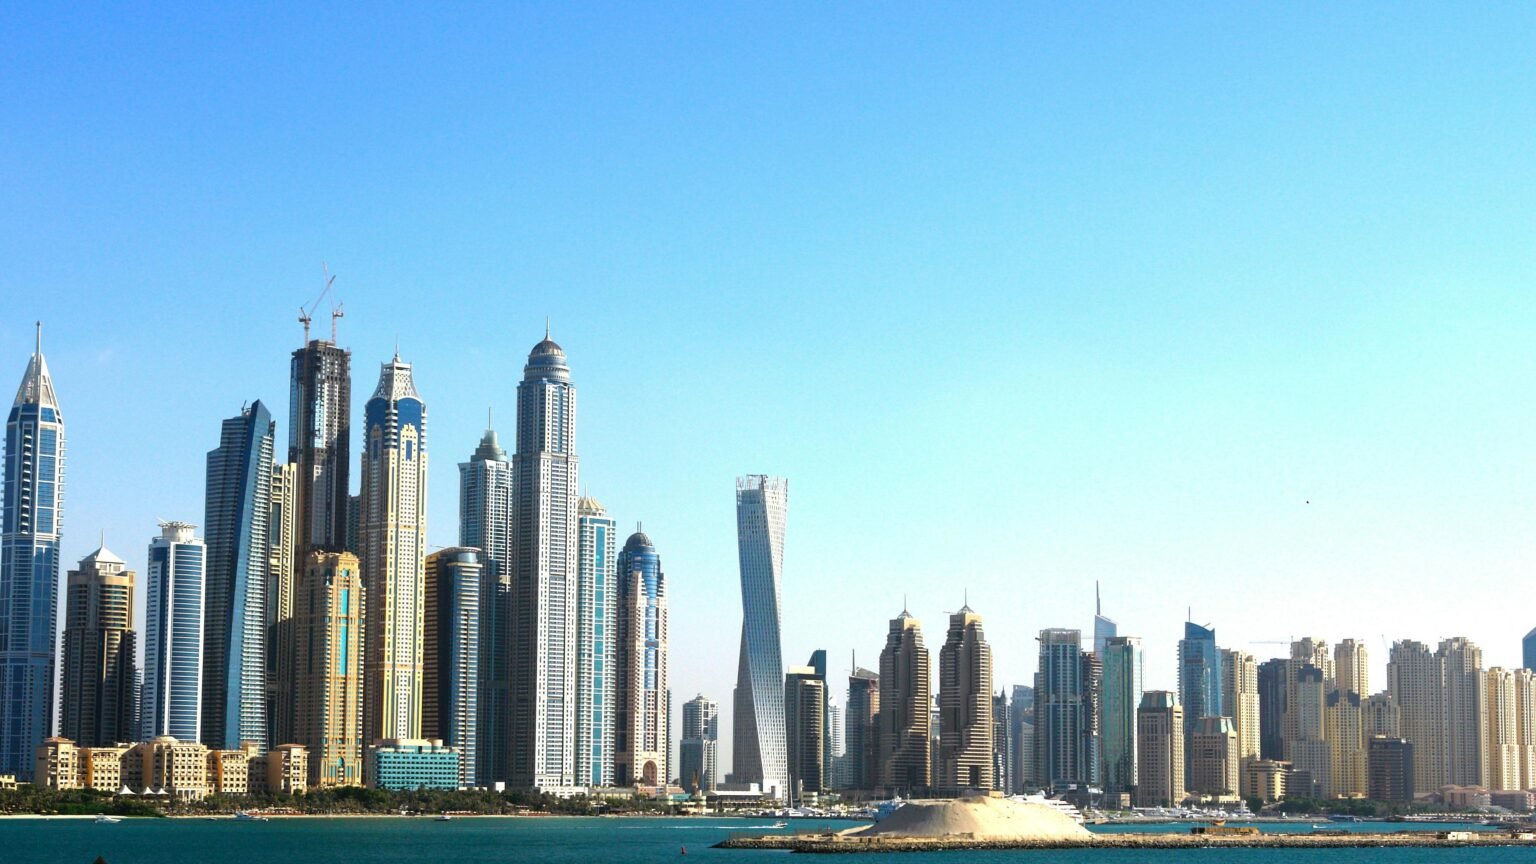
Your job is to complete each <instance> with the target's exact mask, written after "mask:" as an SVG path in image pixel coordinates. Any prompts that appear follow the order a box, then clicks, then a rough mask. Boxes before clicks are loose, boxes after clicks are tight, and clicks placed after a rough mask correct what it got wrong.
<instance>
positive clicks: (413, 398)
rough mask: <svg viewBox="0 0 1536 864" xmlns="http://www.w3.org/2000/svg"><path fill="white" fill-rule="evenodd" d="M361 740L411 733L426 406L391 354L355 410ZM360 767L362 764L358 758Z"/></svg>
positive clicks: (417, 721) (415, 703) (417, 710)
mask: <svg viewBox="0 0 1536 864" xmlns="http://www.w3.org/2000/svg"><path fill="white" fill-rule="evenodd" d="M358 506H359V509H360V512H361V520H362V549H363V554H362V556H361V558H362V566H363V598H364V612H363V640H364V642H363V746H364V747H370V746H373V743H374V742H375V741H378V740H381V739H419V738H421V710H422V704H421V687H422V650H423V640H422V637H423V626H424V621H423V617H424V614H425V606H424V603H423V600H424V599H425V596H424V595H425V593H426V587H425V582H426V569H425V553H426V545H427V408H426V405H425V404H423V403H422V401H421V396H420V395H419V394H418V393H417V392H416V385H415V383H414V382H413V381H412V380H411V365H410V364H409V363H402V362H400V356H399V355H398V354H397V355H395V357H394V359H392V360H390V361H389V362H388V363H384V364H382V366H381V368H380V371H379V386H378V388H377V389H375V390H374V391H373V396H372V397H371V398H370V399H369V400H368V404H367V405H366V406H365V407H364V408H363V460H362V489H361V492H360V494H359V505H358ZM365 764H367V763H365Z"/></svg>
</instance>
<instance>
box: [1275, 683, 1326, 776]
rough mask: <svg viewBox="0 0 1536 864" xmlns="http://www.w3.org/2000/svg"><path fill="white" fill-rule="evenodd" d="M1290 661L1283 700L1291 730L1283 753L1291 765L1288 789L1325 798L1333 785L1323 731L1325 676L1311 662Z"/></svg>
mask: <svg viewBox="0 0 1536 864" xmlns="http://www.w3.org/2000/svg"><path fill="white" fill-rule="evenodd" d="M1291 663H1292V665H1291V669H1292V671H1293V675H1292V681H1293V687H1292V690H1291V693H1290V695H1289V696H1287V704H1288V705H1289V707H1290V709H1291V711H1290V713H1291V717H1292V725H1293V726H1294V730H1295V731H1294V734H1293V736H1292V737H1291V738H1288V739H1286V742H1285V750H1286V753H1285V755H1286V758H1287V759H1289V760H1290V762H1291V766H1292V768H1293V769H1294V774H1293V775H1292V778H1291V789H1292V791H1294V792H1297V793H1298V794H1300V795H1302V796H1303V797H1310V798H1326V797H1328V796H1329V795H1331V794H1332V789H1333V748H1332V747H1331V746H1329V744H1328V739H1327V734H1326V731H1327V715H1326V712H1327V707H1328V698H1327V691H1326V690H1325V689H1324V687H1325V685H1326V681H1327V679H1325V678H1324V677H1323V670H1321V669H1319V668H1317V667H1316V666H1313V665H1312V664H1311V663H1306V662H1304V661H1302V660H1292V661H1291ZM1309 788H1310V790H1311V791H1310V792H1309V791H1308V789H1309Z"/></svg>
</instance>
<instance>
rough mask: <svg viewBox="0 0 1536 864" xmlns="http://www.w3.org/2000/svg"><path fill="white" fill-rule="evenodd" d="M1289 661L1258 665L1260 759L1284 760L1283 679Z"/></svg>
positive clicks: (1283, 660) (1277, 660)
mask: <svg viewBox="0 0 1536 864" xmlns="http://www.w3.org/2000/svg"><path fill="white" fill-rule="evenodd" d="M1289 665H1290V661H1288V660H1285V659H1283V658H1280V657H1276V658H1274V659H1272V660H1265V661H1264V662H1263V663H1260V664H1259V669H1258V676H1257V677H1258V685H1259V758H1261V759H1269V760H1280V759H1284V758H1285V714H1286V707H1285V700H1286V675H1287V670H1288V667H1289Z"/></svg>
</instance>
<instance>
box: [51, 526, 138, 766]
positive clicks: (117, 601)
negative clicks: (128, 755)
mask: <svg viewBox="0 0 1536 864" xmlns="http://www.w3.org/2000/svg"><path fill="white" fill-rule="evenodd" d="M133 583H134V573H133V571H132V570H129V569H128V568H127V565H126V564H124V563H123V559H121V558H119V557H117V556H116V555H113V554H112V553H111V552H109V551H107V547H106V546H102V547H100V548H98V549H97V550H96V551H95V552H92V553H91V554H89V555H87V556H86V557H85V559H84V560H83V561H81V562H80V569H78V570H71V571H69V582H68V587H67V588H66V589H65V601H64V602H65V605H64V653H63V656H62V657H61V658H60V665H61V667H62V668H61V672H62V674H63V676H64V682H63V686H61V687H60V688H59V693H60V695H61V698H62V701H63V704H62V706H61V710H60V712H59V715H60V716H59V735H61V736H62V737H64V738H68V739H69V740H71V741H73V742H75V743H76V744H78V745H79V746H81V747H110V746H112V745H113V744H116V743H117V742H119V741H132V740H134V738H136V737H137V736H138V734H139V730H138V706H139V694H138V693H137V692H136V690H137V688H138V675H139V664H138V658H137V656H136V655H135V650H136V647H137V642H138V640H137V635H138V634H137V633H135V632H134V629H133V593H134V591H133V589H134V584H133Z"/></svg>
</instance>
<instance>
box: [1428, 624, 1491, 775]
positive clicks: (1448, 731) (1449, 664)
mask: <svg viewBox="0 0 1536 864" xmlns="http://www.w3.org/2000/svg"><path fill="white" fill-rule="evenodd" d="M1435 653H1436V654H1437V655H1438V656H1439V657H1440V658H1441V661H1442V663H1443V665H1444V668H1445V744H1446V746H1445V752H1446V762H1445V768H1446V782H1447V783H1449V784H1452V785H1455V786H1487V785H1488V776H1487V772H1488V739H1487V731H1488V716H1487V715H1488V698H1487V695H1486V694H1485V692H1484V689H1485V686H1486V683H1487V681H1486V679H1485V678H1484V676H1483V652H1482V650H1481V649H1479V648H1478V647H1477V646H1476V645H1474V644H1472V642H1471V641H1470V640H1467V639H1464V638H1455V639H1445V640H1442V641H1441V642H1440V647H1439V649H1438V650H1437V651H1436V652H1435Z"/></svg>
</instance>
